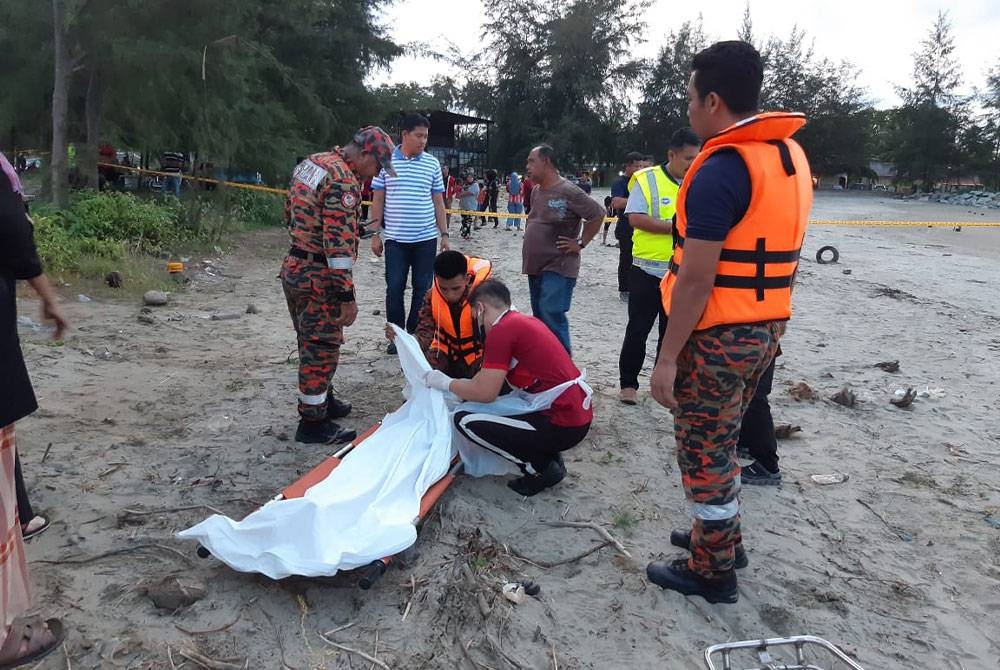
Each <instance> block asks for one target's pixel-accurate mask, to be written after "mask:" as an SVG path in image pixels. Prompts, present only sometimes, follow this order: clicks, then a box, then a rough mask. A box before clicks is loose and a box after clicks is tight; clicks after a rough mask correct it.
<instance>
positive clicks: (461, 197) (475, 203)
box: [458, 168, 482, 238]
mask: <svg viewBox="0 0 1000 670" xmlns="http://www.w3.org/2000/svg"><path fill="white" fill-rule="evenodd" d="M481 193H482V191H481V190H480V188H479V184H478V183H476V175H475V173H474V172H473V171H472V168H466V170H465V186H464V187H463V188H462V190H461V191H459V192H458V203H459V204H458V207H459V209H461V210H462V211H463V212H475V211H476V210H477V209H478V207H479V196H480V194H481ZM474 225H475V226H476V228H478V227H479V226H478V224H477V222H476V216H475V215H474V214H467V213H463V214H462V232H461V234H462V237H463V238H467V237H469V235H471V234H472V227H473V226H474Z"/></svg>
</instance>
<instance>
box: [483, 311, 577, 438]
mask: <svg viewBox="0 0 1000 670" xmlns="http://www.w3.org/2000/svg"><path fill="white" fill-rule="evenodd" d="M483 367H484V368H488V369H493V370H506V371H507V381H508V383H510V384H511V385H512V386H516V387H518V388H520V389H524V390H525V391H527V392H528V393H541V392H542V391H547V390H549V389H551V388H553V387H556V386H559V385H560V384H563V383H565V382H568V381H570V380H571V379H576V378H577V377H579V376H580V371H579V370H578V369H577V367H576V366H575V365H574V364H573V360H572V359H571V358H570V357H569V354H567V353H566V349H565V348H564V347H563V345H562V344H561V343H560V342H559V340H557V339H556V336H555V335H553V334H552V331H551V330H549V328H548V326H546V325H545V324H544V323H542V322H541V321H539V320H538V319H536V318H535V317H533V316H527V315H526V314H521V313H520V312H514V311H510V312H507V313H506V314H504V315H503V316H502V317H500V320H499V321H498V322H497V324H496V325H495V326H493V327H492V328H491V329H490V332H489V333H487V334H486V342H485V344H484V347H483ZM586 397H587V396H586V393H584V391H583V389H582V388H580V386H579V385H574V386H571V387H570V388H568V389H566V390H565V391H564V392H563V394H562V395H561V396H559V397H558V398H557V399H556V401H555V402H554V403H552V407H550V408H549V409H547V410H545V411H544V412H543V414H545V415H547V416H548V417H549V418H550V420H551V421H552V425H554V426H562V427H565V428H575V427H577V426H584V425H586V424H588V423H590V422H591V421H593V419H594V410H593V408H592V407H590V406H588V407H587V408H586V409H584V407H583V403H584V401H585V400H586Z"/></svg>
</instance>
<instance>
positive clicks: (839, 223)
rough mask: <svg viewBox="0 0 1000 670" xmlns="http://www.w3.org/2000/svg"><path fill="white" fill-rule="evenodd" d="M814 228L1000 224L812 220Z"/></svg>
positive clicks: (993, 224) (989, 225)
mask: <svg viewBox="0 0 1000 670" xmlns="http://www.w3.org/2000/svg"><path fill="white" fill-rule="evenodd" d="M809 225H812V226H889V227H901V228H954V227H956V226H967V227H969V228H1000V222H993V221H838V220H826V219H816V220H810V221H809Z"/></svg>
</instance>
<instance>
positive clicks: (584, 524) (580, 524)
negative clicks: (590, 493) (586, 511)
mask: <svg viewBox="0 0 1000 670" xmlns="http://www.w3.org/2000/svg"><path fill="white" fill-rule="evenodd" d="M542 524H544V525H546V526H552V527H555V528H589V529H590V530H592V531H594V532H595V533H597V534H598V535H600V536H601V537H603V538H604V539H605V540H607V541H608V542H610V543H611V544H613V545H615V549H617V550H618V552H619V553H620V554H621V555H622V556H624V557H625V558H632V554H630V553H628V549H626V548H625V545H623V544H622V543H621V542H619V541H618V540H616V539H615V538H614V536H612V535H611V533H609V532H608V531H607V530H605V529H604V528H602V527H601V526H598V525H597V524H596V523H592V522H589V521H543V522H542Z"/></svg>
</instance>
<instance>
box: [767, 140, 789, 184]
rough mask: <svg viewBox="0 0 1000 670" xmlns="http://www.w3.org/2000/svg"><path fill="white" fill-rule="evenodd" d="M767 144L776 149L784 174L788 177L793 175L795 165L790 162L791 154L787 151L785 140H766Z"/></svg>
mask: <svg viewBox="0 0 1000 670" xmlns="http://www.w3.org/2000/svg"><path fill="white" fill-rule="evenodd" d="M767 143H768V144H770V145H772V146H775V147H777V148H778V155H779V156H780V157H781V167H783V168H784V169H785V174H786V175H788V176H789V177H791V176H794V175H795V163H794V162H792V152H791V151H790V150H789V149H788V143H787V142H785V140H768V141H767Z"/></svg>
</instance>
